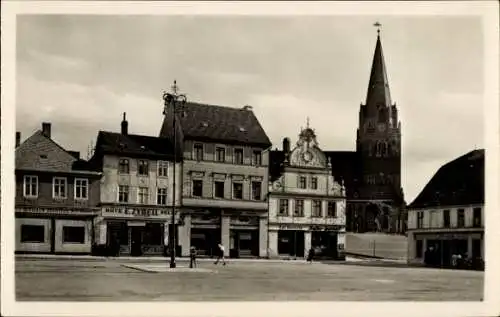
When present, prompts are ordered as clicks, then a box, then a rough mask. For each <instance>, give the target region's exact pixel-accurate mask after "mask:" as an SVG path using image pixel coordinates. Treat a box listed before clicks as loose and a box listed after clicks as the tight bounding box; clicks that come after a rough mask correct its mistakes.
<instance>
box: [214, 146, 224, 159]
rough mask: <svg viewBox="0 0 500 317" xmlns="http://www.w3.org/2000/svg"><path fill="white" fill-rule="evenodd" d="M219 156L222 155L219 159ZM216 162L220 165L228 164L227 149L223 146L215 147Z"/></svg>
mask: <svg viewBox="0 0 500 317" xmlns="http://www.w3.org/2000/svg"><path fill="white" fill-rule="evenodd" d="M219 154H222V156H221V157H219ZM215 161H216V162H219V163H224V162H226V148H225V147H223V146H216V147H215Z"/></svg>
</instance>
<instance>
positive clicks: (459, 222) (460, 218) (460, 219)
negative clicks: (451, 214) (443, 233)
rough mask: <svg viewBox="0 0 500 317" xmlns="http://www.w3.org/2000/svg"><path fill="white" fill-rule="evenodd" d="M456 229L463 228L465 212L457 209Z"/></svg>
mask: <svg viewBox="0 0 500 317" xmlns="http://www.w3.org/2000/svg"><path fill="white" fill-rule="evenodd" d="M457 227H458V228H463V227H465V211H464V210H463V209H457Z"/></svg>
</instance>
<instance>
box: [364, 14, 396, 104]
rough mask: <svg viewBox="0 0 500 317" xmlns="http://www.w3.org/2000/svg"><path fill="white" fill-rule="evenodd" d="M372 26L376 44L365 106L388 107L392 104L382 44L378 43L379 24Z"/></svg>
mask: <svg viewBox="0 0 500 317" xmlns="http://www.w3.org/2000/svg"><path fill="white" fill-rule="evenodd" d="M374 26H376V27H377V44H376V46H375V53H374V55H373V63H372V70H371V73H370V82H369V84H368V93H367V95H366V105H367V106H370V105H372V106H374V105H384V106H387V107H390V106H391V104H392V101H391V93H390V90H389V81H388V80H387V69H386V67H385V61H384V54H383V52H382V43H381V41H380V27H381V24H380V23H378V22H377V23H375V24H374Z"/></svg>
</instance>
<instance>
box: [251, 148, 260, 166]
mask: <svg viewBox="0 0 500 317" xmlns="http://www.w3.org/2000/svg"><path fill="white" fill-rule="evenodd" d="M252 165H255V166H260V165H262V152H261V151H253V154H252Z"/></svg>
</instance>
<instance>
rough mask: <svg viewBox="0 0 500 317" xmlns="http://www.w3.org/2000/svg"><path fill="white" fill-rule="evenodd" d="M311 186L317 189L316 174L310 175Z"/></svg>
mask: <svg viewBox="0 0 500 317" xmlns="http://www.w3.org/2000/svg"><path fill="white" fill-rule="evenodd" d="M311 188H312V189H318V178H317V177H316V176H313V177H311Z"/></svg>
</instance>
